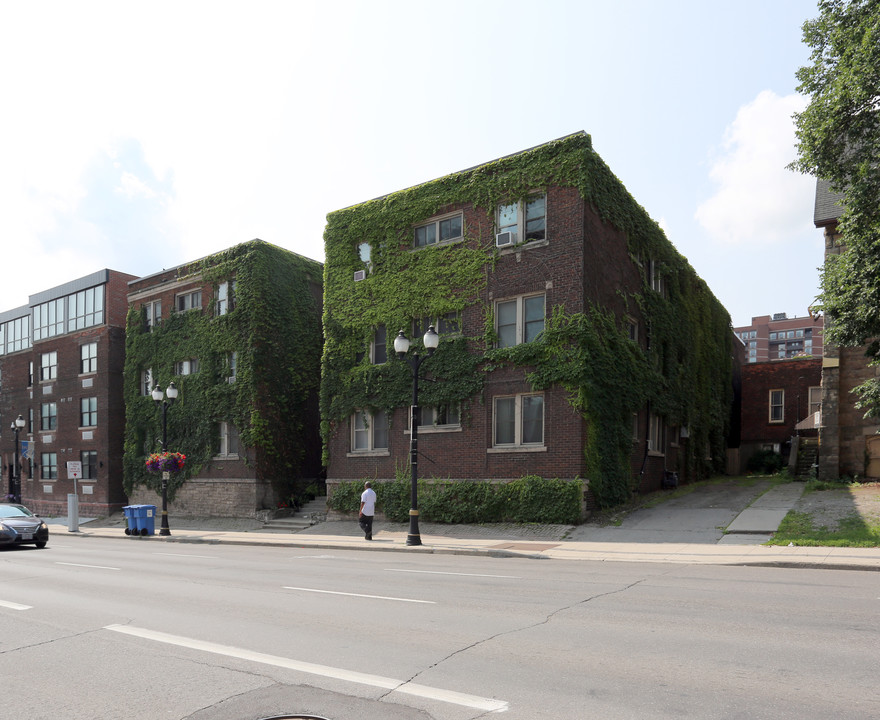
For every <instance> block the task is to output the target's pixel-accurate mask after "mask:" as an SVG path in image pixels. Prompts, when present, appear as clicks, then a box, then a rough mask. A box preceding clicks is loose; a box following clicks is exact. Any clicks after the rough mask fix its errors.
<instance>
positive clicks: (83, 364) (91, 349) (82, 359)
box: [79, 342, 98, 374]
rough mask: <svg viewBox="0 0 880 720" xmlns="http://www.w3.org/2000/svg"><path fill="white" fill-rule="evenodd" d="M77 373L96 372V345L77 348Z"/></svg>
mask: <svg viewBox="0 0 880 720" xmlns="http://www.w3.org/2000/svg"><path fill="white" fill-rule="evenodd" d="M79 371H80V373H83V374H85V373H93V372H97V371H98V343H96V342H92V343H86V344H85V345H80V346H79Z"/></svg>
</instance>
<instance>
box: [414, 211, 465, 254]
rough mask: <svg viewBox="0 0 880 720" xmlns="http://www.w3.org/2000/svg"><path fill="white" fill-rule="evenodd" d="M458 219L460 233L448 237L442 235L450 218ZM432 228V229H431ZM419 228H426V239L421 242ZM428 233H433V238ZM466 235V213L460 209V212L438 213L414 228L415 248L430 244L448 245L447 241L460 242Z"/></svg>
mask: <svg viewBox="0 0 880 720" xmlns="http://www.w3.org/2000/svg"><path fill="white" fill-rule="evenodd" d="M456 218H457V219H458V230H459V232H458V235H448V234H447V236H446V237H442V235H443V229H444V228H443V226H444V224H446V223H448V222H449V221H450V220H455V219H456ZM429 229H430V230H429ZM419 230H425V231H426V232H425V239H424V241H423V242H419ZM428 235H433V240H432V239H430V238H429V237H428ZM463 237H464V214H463V213H462V212H461V211H460V210H459V211H458V212H452V213H447V214H445V215H438V216H437V217H435V218H432V219H431V220H428V221H427V222H423V223H420V224H419V225H416V226H415V227H414V228H413V248H415V249H419V248H424V247H428V246H430V245H446V244H447V243H454V242H458V241H459V240H461V239H462V238H463Z"/></svg>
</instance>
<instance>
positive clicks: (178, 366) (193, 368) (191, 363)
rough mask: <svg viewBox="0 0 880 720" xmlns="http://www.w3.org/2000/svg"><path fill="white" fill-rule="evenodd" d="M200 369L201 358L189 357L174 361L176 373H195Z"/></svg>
mask: <svg viewBox="0 0 880 720" xmlns="http://www.w3.org/2000/svg"><path fill="white" fill-rule="evenodd" d="M198 371H199V359H198V358H187V359H186V360H179V361H178V362H176V363H174V374H175V375H195V374H196V373H197V372H198Z"/></svg>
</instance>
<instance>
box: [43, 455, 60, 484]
mask: <svg viewBox="0 0 880 720" xmlns="http://www.w3.org/2000/svg"><path fill="white" fill-rule="evenodd" d="M40 479H42V480H57V479H58V454H57V453H53V452H44V453H40Z"/></svg>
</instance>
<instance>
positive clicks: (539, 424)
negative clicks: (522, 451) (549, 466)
mask: <svg viewBox="0 0 880 720" xmlns="http://www.w3.org/2000/svg"><path fill="white" fill-rule="evenodd" d="M494 410H495V411H494V414H493V415H494V417H493V422H494V428H493V430H494V432H493V438H494V439H493V445H494V446H495V447H499V446H501V447H505V446H507V447H519V446H524V445H543V444H544V396H543V395H525V394H520V395H511V396H509V397H496V398H495V401H494Z"/></svg>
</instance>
